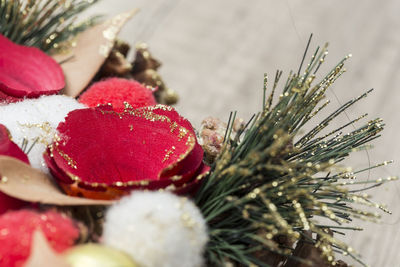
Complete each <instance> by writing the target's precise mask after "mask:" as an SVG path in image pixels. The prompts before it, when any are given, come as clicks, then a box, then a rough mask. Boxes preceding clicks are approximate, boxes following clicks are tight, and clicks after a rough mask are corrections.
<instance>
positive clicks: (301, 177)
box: [195, 39, 396, 266]
mask: <svg viewBox="0 0 400 267" xmlns="http://www.w3.org/2000/svg"><path fill="white" fill-rule="evenodd" d="M310 40H311V39H310ZM309 43H310V41H309V42H308V44H307V48H308V47H309ZM306 54H307V51H306V52H305V53H304V57H306ZM326 55H327V45H325V46H323V47H322V49H320V48H317V49H316V51H315V53H313V55H312V57H311V60H310V63H309V64H308V65H307V66H306V67H305V70H304V72H303V74H301V70H302V65H303V61H304V59H303V60H302V63H301V65H300V68H299V71H298V74H294V73H293V72H291V73H290V74H289V78H288V79H287V81H286V83H285V85H284V88H283V90H282V94H281V95H280V96H279V99H278V101H277V102H276V103H275V104H274V105H273V104H272V99H273V94H274V92H275V88H276V87H277V84H278V82H279V79H280V77H281V72H277V75H276V78H275V81H274V85H273V89H272V93H271V95H270V96H269V98H268V100H266V96H265V93H263V105H264V109H263V110H262V111H261V112H260V113H259V114H258V115H256V116H255V117H254V119H253V121H252V122H251V123H248V124H247V128H246V130H245V131H241V132H239V133H238V134H239V135H243V136H239V137H238V136H236V137H235V138H231V136H230V135H231V133H232V131H231V129H232V125H233V121H234V119H232V117H234V116H235V115H236V113H234V115H232V114H231V116H230V121H229V122H228V128H227V132H226V137H225V146H224V149H223V151H222V152H221V154H220V156H219V157H218V158H217V160H216V162H215V163H214V165H213V166H212V171H211V174H210V175H209V177H208V178H207V179H206V181H205V182H204V183H203V185H202V187H201V188H200V190H199V191H198V193H197V194H196V196H195V202H196V204H197V205H198V206H199V207H200V209H201V211H202V213H203V215H204V217H205V218H206V220H207V222H208V225H209V229H210V238H211V241H210V243H209V245H208V249H207V259H208V261H209V263H210V264H211V265H222V264H224V262H226V261H233V262H236V263H239V264H243V265H251V264H256V265H259V266H268V264H267V263H263V261H262V258H263V257H262V255H263V254H265V253H267V252H273V253H274V255H280V256H282V255H285V257H283V258H282V262H284V261H285V260H288V259H290V258H298V257H297V256H296V255H295V254H293V251H294V250H293V249H294V248H293V246H294V244H295V243H296V242H298V241H299V240H300V239H302V238H304V237H303V233H304V232H307V231H311V232H312V233H314V234H317V235H318V239H314V238H311V239H310V240H309V241H310V242H312V243H313V244H314V246H315V247H316V248H318V249H319V251H320V252H321V255H322V256H323V257H324V259H325V260H326V261H327V262H330V263H333V262H334V253H335V251H341V252H342V253H343V254H346V255H350V256H351V257H353V258H354V259H356V260H357V261H359V262H360V263H361V264H363V263H362V261H361V260H360V259H359V256H358V255H357V254H356V253H355V252H354V250H353V249H352V248H351V247H349V246H348V245H347V244H345V243H344V242H342V241H340V240H338V239H337V238H336V237H334V236H332V234H329V233H340V234H341V233H342V232H341V231H338V229H341V230H359V228H358V227H357V226H354V225H349V226H347V224H349V223H352V222H353V220H354V219H355V218H360V219H363V220H370V221H376V220H377V219H379V215H378V214H377V213H376V212H371V211H368V210H367V209H368V208H370V207H373V208H378V209H381V210H383V211H385V212H387V210H386V209H385V208H384V207H383V206H381V205H378V204H375V203H373V202H372V201H371V200H370V199H369V198H370V196H368V195H366V194H360V192H361V191H364V190H366V189H371V188H374V187H376V186H379V185H381V184H383V183H385V182H388V181H392V180H395V179H396V177H389V178H387V179H377V180H374V181H372V185H371V186H368V187H365V188H362V189H359V188H355V189H352V187H353V188H354V187H356V186H357V185H360V184H362V185H364V184H365V185H367V184H371V182H369V181H363V180H360V181H358V180H357V181H355V180H354V179H355V173H357V174H360V175H362V173H364V172H365V171H368V170H371V169H373V168H376V167H379V166H382V165H386V164H387V163H388V162H385V163H384V164H378V165H376V166H370V167H368V168H364V169H362V170H359V171H356V172H351V171H350V170H349V169H347V168H343V167H340V166H339V163H341V162H342V161H343V160H345V159H346V158H347V157H348V156H349V155H350V154H351V153H353V152H356V151H361V150H365V149H368V147H369V145H368V144H369V143H370V142H371V141H373V140H374V139H376V138H378V137H379V136H380V132H381V131H382V130H383V127H384V124H383V123H382V120H381V119H374V120H371V121H369V122H367V123H365V124H363V125H361V126H359V127H358V128H356V129H354V130H351V131H349V132H348V133H347V134H343V133H342V131H343V130H346V129H347V128H348V126H350V125H354V124H355V123H356V122H359V121H361V120H362V119H363V118H365V117H366V115H362V116H360V117H358V118H356V119H354V120H352V121H351V122H349V123H345V124H343V125H342V126H341V127H339V128H337V129H332V130H330V131H329V133H328V134H322V132H323V130H325V129H327V128H328V127H329V125H330V123H331V122H332V121H333V120H335V119H336V118H337V117H338V116H339V115H340V114H342V113H343V112H345V111H346V110H347V109H348V108H349V107H351V106H352V105H354V104H356V103H357V102H358V101H360V100H362V99H364V98H365V97H366V96H367V95H368V94H369V93H370V92H371V91H372V90H369V91H367V92H366V93H364V94H362V95H361V96H359V97H356V98H354V99H352V100H350V101H348V102H347V103H345V104H344V105H343V106H341V107H339V108H338V109H337V110H335V111H334V112H333V113H331V114H330V115H328V116H327V117H325V118H324V119H322V120H321V122H320V123H319V124H317V125H316V126H315V127H312V128H311V130H310V131H308V132H306V133H305V134H301V132H304V130H303V129H304V126H305V125H307V123H309V122H310V120H311V119H312V118H314V117H315V116H317V115H319V114H320V111H321V110H322V109H323V108H324V107H325V106H327V105H328V104H329V102H325V103H323V102H322V101H325V100H324V99H325V98H326V95H325V93H326V90H327V89H328V88H329V87H330V86H331V85H332V84H333V83H334V82H335V81H336V79H338V78H339V77H340V76H341V75H342V74H343V72H344V71H345V69H344V63H345V61H346V60H347V59H348V58H349V57H345V58H344V59H343V60H342V61H340V62H339V63H338V64H337V65H336V66H335V67H334V68H333V69H332V71H330V72H329V73H328V74H327V75H326V76H325V77H324V78H323V79H322V80H321V81H320V82H318V83H315V82H314V81H315V79H316V76H315V73H316V71H317V70H318V69H319V68H320V66H321V64H322V63H323V62H324V61H325V57H326ZM265 77H266V76H265ZM264 86H266V79H265V80H264ZM264 92H265V88H264ZM321 103H323V104H321ZM360 205H363V206H365V208H363V209H361V208H360ZM321 218H323V223H322V222H321ZM327 221H330V222H331V224H329V223H327ZM282 236H284V237H285V238H286V244H283V243H282V242H279V241H278V239H279V238H280V237H282ZM302 240H303V239H302ZM298 244H299V243H298ZM260 255H261V256H260Z"/></svg>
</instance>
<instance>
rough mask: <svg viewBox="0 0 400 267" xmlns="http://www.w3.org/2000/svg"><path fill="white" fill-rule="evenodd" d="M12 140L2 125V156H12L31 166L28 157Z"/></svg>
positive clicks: (0, 153) (0, 148) (0, 125)
mask: <svg viewBox="0 0 400 267" xmlns="http://www.w3.org/2000/svg"><path fill="white" fill-rule="evenodd" d="M11 140H12V136H11V135H10V132H9V131H8V129H7V128H6V127H5V126H4V125H3V124H0V155H5V156H10V157H13V158H16V159H19V160H21V161H23V162H25V163H27V164H29V159H28V156H27V155H26V154H25V153H24V151H22V149H21V148H19V146H17V145H16V144H15V143H14V142H13V141H11Z"/></svg>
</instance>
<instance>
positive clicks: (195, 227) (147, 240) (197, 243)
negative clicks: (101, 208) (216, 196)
mask: <svg viewBox="0 0 400 267" xmlns="http://www.w3.org/2000/svg"><path fill="white" fill-rule="evenodd" d="M206 228H207V227H206V225H205V221H204V218H203V217H202V215H201V213H200V211H199V210H198V208H197V207H196V205H194V203H192V202H191V201H190V200H188V199H186V198H182V197H177V196H175V195H173V194H171V193H168V192H139V191H135V192H133V193H132V194H131V195H130V196H128V197H125V198H123V199H122V200H121V201H120V202H119V203H117V204H115V205H114V206H112V207H111V208H110V209H109V210H108V212H107V214H106V219H105V224H104V234H103V239H104V243H105V244H107V245H109V246H111V247H115V248H117V249H120V250H122V251H125V252H126V253H128V254H129V255H131V257H132V258H133V259H134V260H135V261H136V262H137V263H138V264H139V265H140V266H143V267H149V266H160V267H172V266H187V267H195V266H202V262H203V259H202V254H203V251H204V246H205V244H206V242H207V239H208V235H207V232H206V231H207V230H206Z"/></svg>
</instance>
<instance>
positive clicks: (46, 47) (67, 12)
mask: <svg viewBox="0 0 400 267" xmlns="http://www.w3.org/2000/svg"><path fill="white" fill-rule="evenodd" d="M96 2H98V0H26V1H25V0H0V33H1V34H2V35H4V36H6V37H7V38H9V39H10V40H12V41H13V42H15V43H18V44H23V45H27V46H35V47H38V48H40V49H42V50H43V51H46V52H49V51H51V50H53V49H59V48H61V43H62V42H65V41H68V40H70V39H71V38H72V37H73V36H75V35H76V34H78V33H79V32H81V31H83V30H85V29H86V28H87V27H90V26H92V25H93V24H94V23H95V21H96V19H97V17H93V18H90V19H88V20H85V21H83V22H80V23H75V22H76V18H77V15H78V14H79V13H81V12H83V11H84V10H86V9H87V8H88V7H90V6H91V5H93V4H94V3H96Z"/></svg>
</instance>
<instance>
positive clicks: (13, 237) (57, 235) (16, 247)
mask: <svg viewBox="0 0 400 267" xmlns="http://www.w3.org/2000/svg"><path fill="white" fill-rule="evenodd" d="M35 230H41V231H42V232H43V234H44V235H45V237H46V238H47V240H48V241H49V244H50V245H51V246H52V248H53V249H54V250H55V251H57V252H62V251H64V250H66V249H67V248H69V247H71V246H73V245H74V243H75V241H76V240H77V239H78V237H79V230H78V228H77V227H76V226H75V223H74V222H73V221H72V220H71V219H69V218H68V217H66V216H64V215H62V214H60V213H57V212H53V211H48V212H44V213H37V212H33V211H30V210H20V211H12V212H7V213H5V214H3V215H1V216H0V231H1V232H0V244H1V246H0V266H7V267H17V266H23V263H24V262H25V261H26V260H27V259H28V257H29V255H30V251H31V243H32V236H33V233H34V232H35Z"/></svg>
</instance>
